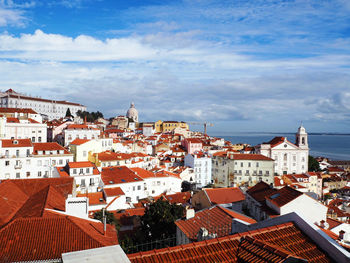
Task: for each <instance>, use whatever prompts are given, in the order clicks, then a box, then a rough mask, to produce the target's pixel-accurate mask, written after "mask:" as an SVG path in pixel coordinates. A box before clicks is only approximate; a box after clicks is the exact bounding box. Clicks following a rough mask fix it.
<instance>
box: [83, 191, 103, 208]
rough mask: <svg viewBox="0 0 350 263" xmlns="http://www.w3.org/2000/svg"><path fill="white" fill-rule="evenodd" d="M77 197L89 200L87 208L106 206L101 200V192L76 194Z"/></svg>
mask: <svg viewBox="0 0 350 263" xmlns="http://www.w3.org/2000/svg"><path fill="white" fill-rule="evenodd" d="M77 197H87V198H89V206H92V205H101V204H106V200H105V199H104V198H103V192H96V193H85V194H77Z"/></svg>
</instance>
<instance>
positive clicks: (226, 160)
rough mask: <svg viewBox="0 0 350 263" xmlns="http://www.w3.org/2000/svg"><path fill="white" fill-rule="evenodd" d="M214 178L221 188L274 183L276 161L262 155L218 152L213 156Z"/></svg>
mask: <svg viewBox="0 0 350 263" xmlns="http://www.w3.org/2000/svg"><path fill="white" fill-rule="evenodd" d="M212 160H213V162H212V163H213V169H212V177H213V180H214V183H215V185H217V186H220V187H229V186H240V185H248V186H253V185H255V184H256V183H258V182H260V181H264V182H266V183H268V184H273V183H274V160H272V159H271V158H269V157H266V156H264V155H261V154H243V153H242V154H238V153H235V152H217V153H215V154H213V159H212Z"/></svg>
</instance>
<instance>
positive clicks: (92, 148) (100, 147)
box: [70, 138, 113, 162]
mask: <svg viewBox="0 0 350 263" xmlns="http://www.w3.org/2000/svg"><path fill="white" fill-rule="evenodd" d="M70 150H71V152H72V153H73V154H74V161H75V162H84V161H88V160H89V155H90V156H91V155H92V154H94V153H100V152H104V151H112V150H113V139H112V138H97V139H94V140H89V139H75V140H74V141H72V142H71V143H70Z"/></svg>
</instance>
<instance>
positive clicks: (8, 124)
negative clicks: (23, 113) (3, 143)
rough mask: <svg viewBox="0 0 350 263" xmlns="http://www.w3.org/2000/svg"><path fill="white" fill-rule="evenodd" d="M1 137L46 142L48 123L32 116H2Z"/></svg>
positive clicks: (0, 119) (0, 121)
mask: <svg viewBox="0 0 350 263" xmlns="http://www.w3.org/2000/svg"><path fill="white" fill-rule="evenodd" d="M0 138H2V139H27V138H29V139H31V141H32V142H46V141H47V125H46V124H45V123H40V122H38V121H36V120H34V119H31V118H28V119H24V118H13V117H0Z"/></svg>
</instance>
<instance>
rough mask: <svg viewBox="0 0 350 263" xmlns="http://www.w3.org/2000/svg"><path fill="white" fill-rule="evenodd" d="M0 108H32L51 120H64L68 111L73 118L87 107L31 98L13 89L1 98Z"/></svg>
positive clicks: (66, 102)
mask: <svg viewBox="0 0 350 263" xmlns="http://www.w3.org/2000/svg"><path fill="white" fill-rule="evenodd" d="M0 107H7V108H31V109H33V110H34V111H36V112H38V113H40V114H42V115H43V116H44V117H47V118H48V119H49V120H53V119H60V118H64V117H65V115H66V112H67V110H68V109H69V110H70V112H71V114H72V115H73V116H76V114H77V111H78V110H80V111H86V107H85V106H84V105H81V104H78V103H73V102H68V101H57V100H48V99H42V98H37V97H29V96H25V95H23V94H20V93H17V92H15V91H14V90H12V89H9V90H7V91H5V93H4V94H3V96H2V97H1V98H0Z"/></svg>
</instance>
